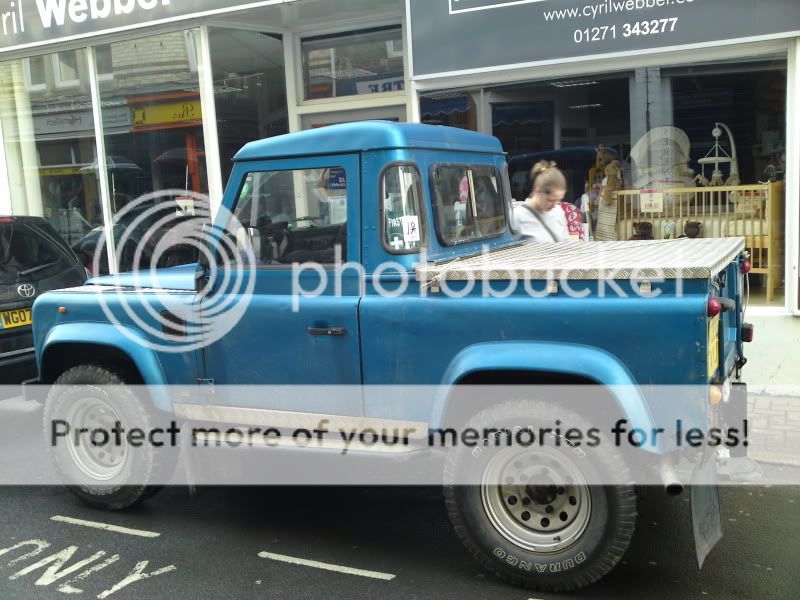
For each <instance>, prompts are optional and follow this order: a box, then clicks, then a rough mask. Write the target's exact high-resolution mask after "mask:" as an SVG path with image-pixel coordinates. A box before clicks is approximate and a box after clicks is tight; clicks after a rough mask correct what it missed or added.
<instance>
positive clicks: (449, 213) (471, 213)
mask: <svg viewBox="0 0 800 600" xmlns="http://www.w3.org/2000/svg"><path fill="white" fill-rule="evenodd" d="M431 184H432V186H431V187H432V190H433V197H434V216H435V217H436V232H437V235H438V237H439V241H440V242H441V243H442V244H444V245H446V246H453V245H455V244H460V243H464V242H471V241H475V240H480V239H484V238H489V237H492V236H496V235H500V234H501V233H503V232H504V231H505V230H506V210H505V199H504V197H503V196H504V193H503V185H502V181H501V179H500V175H499V173H498V172H497V169H495V168H494V167H489V166H482V165H474V166H454V165H436V166H434V167H432V169H431Z"/></svg>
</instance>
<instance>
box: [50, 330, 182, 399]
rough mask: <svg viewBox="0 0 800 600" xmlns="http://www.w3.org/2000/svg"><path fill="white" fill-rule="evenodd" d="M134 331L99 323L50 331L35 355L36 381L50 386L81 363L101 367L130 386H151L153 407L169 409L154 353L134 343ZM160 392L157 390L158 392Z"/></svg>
mask: <svg viewBox="0 0 800 600" xmlns="http://www.w3.org/2000/svg"><path fill="white" fill-rule="evenodd" d="M138 337H140V336H137V335H136V334H135V332H131V331H128V332H126V333H123V332H121V331H120V330H119V329H118V328H117V327H115V326H112V325H109V324H103V323H91V324H85V323H81V324H79V323H66V324H63V325H58V326H56V327H54V328H53V329H51V330H50V331H49V332H48V334H47V337H46V338H45V340H44V343H43V344H42V346H41V350H40V351H39V352H37V362H38V369H39V381H40V382H41V383H45V384H52V383H53V382H54V381H55V380H56V379H57V378H58V377H59V375H61V373H63V372H65V371H66V370H67V369H70V368H72V367H75V366H78V365H82V364H104V365H108V366H111V367H113V368H115V369H117V370H119V371H120V372H121V373H122V374H124V375H125V376H126V379H127V380H129V381H130V382H131V383H133V384H142V385H147V386H151V387H150V393H151V395H152V399H153V403H154V405H155V406H156V408H159V409H161V410H171V408H172V404H171V401H170V399H169V395H168V394H167V393H166V388H162V386H164V385H165V384H166V377H165V375H164V370H163V368H162V366H161V362H160V361H159V359H158V356H157V354H156V353H155V351H154V350H152V349H151V348H148V347H147V346H146V345H145V344H144V340H142V343H140V344H137V343H136V342H135V341H134V340H136V339H137V338H138ZM159 389H161V391H159Z"/></svg>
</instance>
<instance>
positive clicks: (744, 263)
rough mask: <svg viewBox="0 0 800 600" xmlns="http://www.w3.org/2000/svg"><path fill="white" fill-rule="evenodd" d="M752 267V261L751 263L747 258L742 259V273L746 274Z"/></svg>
mask: <svg viewBox="0 0 800 600" xmlns="http://www.w3.org/2000/svg"><path fill="white" fill-rule="evenodd" d="M752 268H753V263H751V262H750V261H749V260H744V261H742V273H744V274H745V275H747V274H748V273H749V272H750V271H751V270H752Z"/></svg>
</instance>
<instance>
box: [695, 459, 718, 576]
mask: <svg viewBox="0 0 800 600" xmlns="http://www.w3.org/2000/svg"><path fill="white" fill-rule="evenodd" d="M692 529H693V530H694V546H695V551H696V552H697V566H698V567H699V568H701V569H702V568H703V563H704V562H705V560H706V557H707V556H708V555H709V553H710V552H711V550H712V549H713V548H714V546H715V545H716V544H717V542H718V541H720V540H721V539H722V518H721V516H720V508H719V486H718V485H717V463H716V460H715V456H714V453H713V452H711V451H706V452H704V453H703V456H702V458H701V459H700V462H699V463H698V464H697V466H695V469H694V473H693V474H692Z"/></svg>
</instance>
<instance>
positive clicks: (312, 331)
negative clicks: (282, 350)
mask: <svg viewBox="0 0 800 600" xmlns="http://www.w3.org/2000/svg"><path fill="white" fill-rule="evenodd" d="M308 334H309V335H329V336H339V335H347V329H345V328H344V327H309V328H308Z"/></svg>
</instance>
